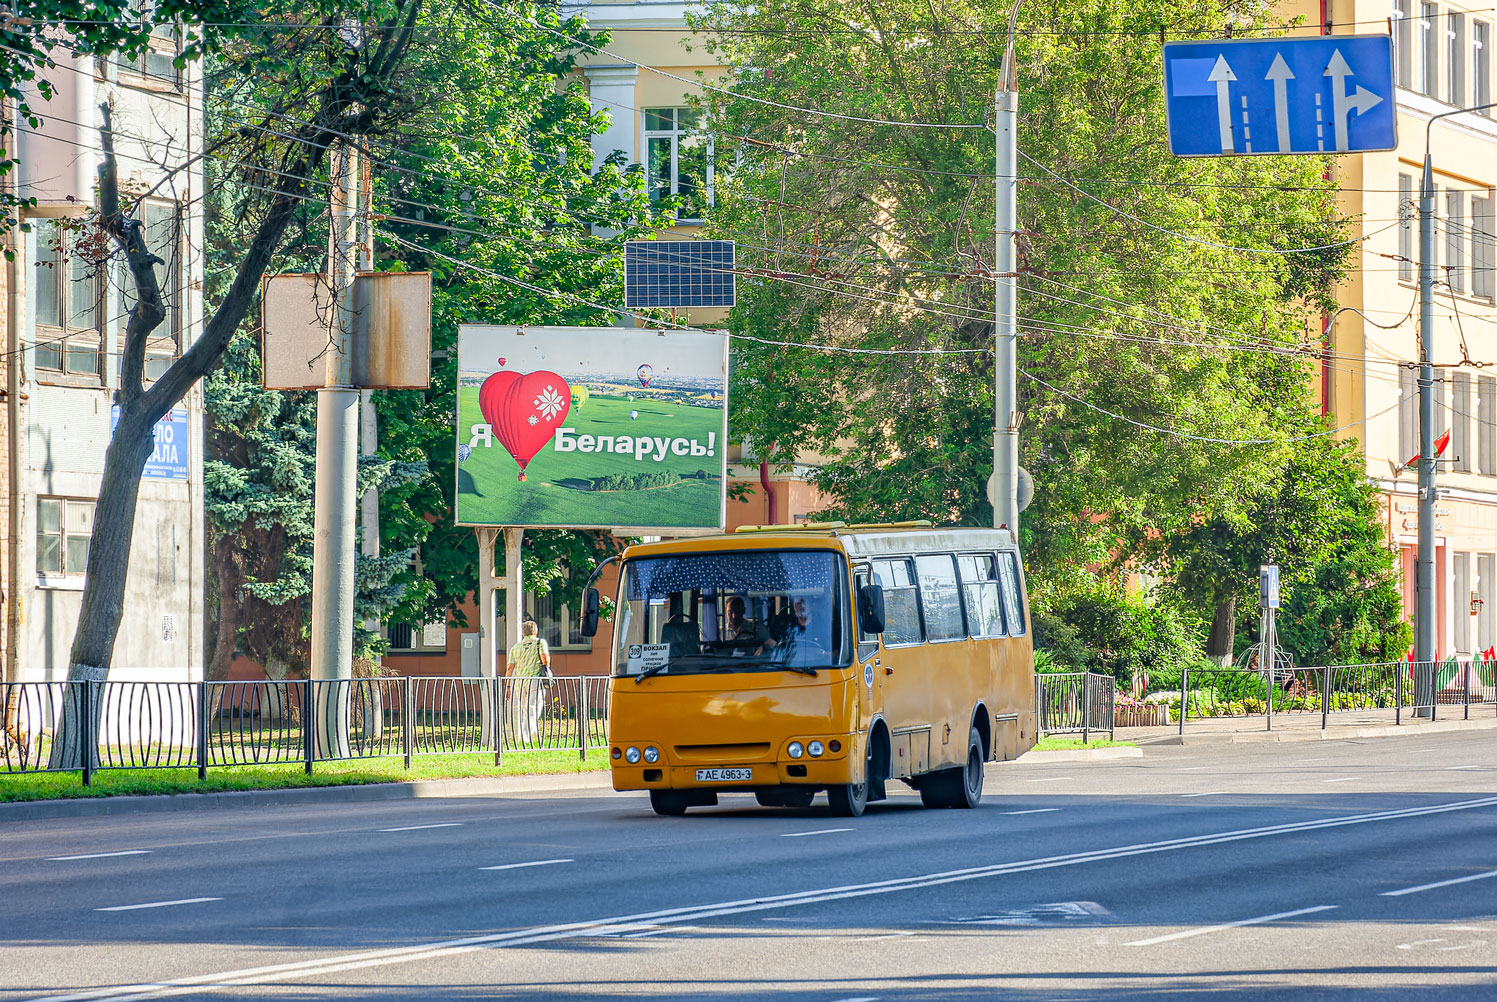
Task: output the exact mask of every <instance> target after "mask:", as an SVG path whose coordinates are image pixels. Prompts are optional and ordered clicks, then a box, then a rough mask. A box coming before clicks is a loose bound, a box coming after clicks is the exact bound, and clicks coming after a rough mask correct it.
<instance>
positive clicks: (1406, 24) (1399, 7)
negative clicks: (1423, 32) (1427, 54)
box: [1392, 0, 1414, 89]
mask: <svg viewBox="0 0 1497 1002" xmlns="http://www.w3.org/2000/svg"><path fill="white" fill-rule="evenodd" d="M1409 2H1410V0H1393V16H1392V21H1393V72H1394V73H1396V74H1397V76H1398V86H1400V87H1403V88H1406V89H1407V88H1408V87H1410V86H1412V81H1413V78H1414V60H1413V48H1412V46H1411V45H1410V43H1409V39H1410V36H1411V35H1412V34H1413V32H1412V22H1411V20H1410V18H1409Z"/></svg>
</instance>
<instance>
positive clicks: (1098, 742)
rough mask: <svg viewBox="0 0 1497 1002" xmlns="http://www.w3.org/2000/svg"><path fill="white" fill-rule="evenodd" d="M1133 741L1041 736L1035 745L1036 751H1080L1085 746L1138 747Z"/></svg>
mask: <svg viewBox="0 0 1497 1002" xmlns="http://www.w3.org/2000/svg"><path fill="white" fill-rule="evenodd" d="M1136 747H1138V745H1137V744H1135V743H1134V742H1132V741H1109V740H1107V739H1106V738H1093V739H1092V740H1090V741H1082V740H1081V739H1080V738H1040V740H1039V742H1038V743H1037V744H1036V745H1035V746H1034V749H1033V750H1034V751H1079V750H1081V749H1084V748H1136Z"/></svg>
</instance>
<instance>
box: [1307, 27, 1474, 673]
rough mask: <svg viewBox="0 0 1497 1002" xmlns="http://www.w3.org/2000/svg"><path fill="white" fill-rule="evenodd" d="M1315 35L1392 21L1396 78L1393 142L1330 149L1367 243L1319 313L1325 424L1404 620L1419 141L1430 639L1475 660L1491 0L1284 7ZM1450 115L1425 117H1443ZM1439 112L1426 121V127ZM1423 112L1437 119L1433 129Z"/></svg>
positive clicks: (1415, 431) (1409, 576)
mask: <svg viewBox="0 0 1497 1002" xmlns="http://www.w3.org/2000/svg"><path fill="white" fill-rule="evenodd" d="M1281 9H1282V10H1283V11H1284V12H1285V13H1286V14H1301V15H1303V16H1304V17H1305V19H1306V21H1307V22H1308V24H1309V25H1310V27H1309V29H1308V30H1311V31H1313V30H1314V27H1315V26H1316V25H1320V26H1322V28H1323V30H1324V31H1326V32H1327V33H1329V34H1372V33H1385V32H1391V33H1392V37H1393V46H1394V62H1395V67H1394V72H1395V76H1396V80H1397V94H1396V101H1397V110H1398V139H1399V145H1398V148H1397V149H1396V150H1393V151H1391V152H1386V153H1367V154H1359V155H1352V156H1341V157H1336V158H1334V160H1333V161H1332V163H1333V167H1332V169H1333V171H1334V177H1335V179H1336V181H1337V182H1338V183H1339V185H1340V188H1341V200H1342V205H1343V208H1344V209H1345V211H1346V213H1347V215H1348V216H1350V217H1352V218H1354V219H1356V220H1357V223H1356V224H1355V226H1354V228H1353V230H1352V235H1353V236H1356V237H1360V238H1362V239H1361V240H1360V242H1359V243H1358V245H1357V247H1356V252H1355V255H1354V257H1353V268H1352V271H1351V273H1350V275H1349V276H1348V278H1347V280H1346V281H1345V282H1344V283H1343V284H1342V286H1341V287H1340V288H1339V289H1338V291H1337V300H1338V303H1339V307H1340V310H1339V312H1338V313H1337V314H1336V315H1335V316H1334V317H1329V318H1326V324H1327V332H1328V341H1329V344H1330V347H1331V356H1330V357H1328V358H1327V359H1326V360H1325V361H1324V364H1323V368H1322V373H1321V375H1322V379H1321V385H1322V390H1323V400H1324V404H1325V409H1326V412H1327V414H1328V415H1330V417H1331V419H1332V424H1333V425H1335V426H1337V427H1345V428H1346V429H1347V430H1346V432H1345V434H1347V435H1353V436H1355V437H1356V438H1357V439H1358V440H1359V442H1360V443H1361V447H1362V451H1363V454H1364V455H1365V456H1366V460H1367V473H1368V475H1369V476H1370V477H1371V478H1372V479H1373V480H1374V481H1375V482H1376V483H1377V484H1378V486H1379V488H1380V489H1381V490H1382V492H1383V494H1384V496H1385V497H1386V502H1387V525H1388V536H1389V540H1390V542H1392V543H1393V544H1394V545H1396V546H1397V547H1398V548H1399V552H1400V554H1401V558H1402V564H1403V579H1404V609H1405V612H1406V613H1407V615H1408V616H1409V617H1410V618H1412V617H1413V610H1414V605H1415V599H1414V562H1415V557H1416V550H1417V542H1418V528H1419V526H1418V515H1417V507H1418V484H1417V481H1418V475H1417V471H1416V469H1415V468H1414V467H1413V466H1411V465H1409V461H1410V460H1411V459H1413V458H1414V457H1415V456H1416V455H1417V454H1418V452H1419V423H1418V415H1419V402H1418V387H1417V378H1418V371H1417V369H1416V368H1415V366H1414V363H1415V362H1417V360H1418V358H1419V344H1420V337H1421V332H1420V331H1419V330H1418V323H1417V321H1418V309H1417V296H1418V279H1419V218H1418V208H1419V186H1420V177H1421V174H1422V171H1423V162H1424V153H1425V142H1426V136H1428V142H1429V152H1430V154H1431V157H1432V162H1433V166H1434V184H1435V220H1434V222H1435V236H1436V239H1435V266H1436V272H1435V283H1436V284H1435V318H1434V325H1433V329H1432V330H1431V331H1429V332H1428V337H1429V343H1430V355H1431V357H1432V359H1433V361H1434V362H1435V364H1436V369H1435V380H1436V382H1435V434H1436V436H1437V437H1438V436H1440V435H1443V434H1444V433H1445V432H1449V433H1450V444H1449V446H1448V447H1447V448H1446V449H1445V451H1444V453H1443V454H1442V455H1441V456H1440V462H1439V466H1438V474H1437V477H1436V484H1437V487H1438V490H1439V498H1438V501H1437V503H1436V506H1435V514H1436V532H1435V534H1436V543H1437V547H1438V548H1437V551H1436V555H1435V579H1436V594H1435V609H1436V616H1437V622H1438V623H1439V624H1440V626H1439V629H1438V630H1437V632H1436V649H1437V652H1438V654H1439V656H1440V657H1447V656H1451V655H1469V654H1471V653H1472V652H1475V651H1481V650H1485V649H1486V648H1488V647H1490V646H1492V645H1493V644H1494V643H1497V603H1494V599H1497V594H1494V583H1497V365H1494V364H1493V363H1497V349H1494V345H1497V300H1494V294H1497V280H1494V271H1493V265H1494V253H1493V233H1494V185H1497V109H1494V108H1486V109H1482V110H1474V111H1470V112H1461V113H1457V114H1449V113H1451V112H1454V111H1455V110H1456V109H1460V108H1473V107H1475V106H1478V105H1484V104H1490V103H1492V102H1493V101H1494V100H1497V98H1494V96H1493V73H1494V61H1493V32H1494V31H1497V12H1494V8H1493V7H1492V6H1491V5H1490V4H1489V5H1486V6H1484V7H1483V6H1477V5H1474V4H1470V3H1440V2H1435V3H1431V2H1425V0H1391V3H1390V2H1388V0H1382V2H1372V0H1357V2H1350V0H1328V2H1324V3H1319V4H1315V3H1290V4H1283V5H1281ZM1441 115H1447V116H1448V117H1444V118H1439V119H1438V120H1434V119H1435V117H1436V116H1441ZM1432 120H1433V122H1432ZM1431 123H1432V124H1431Z"/></svg>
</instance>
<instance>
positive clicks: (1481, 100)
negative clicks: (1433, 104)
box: [1471, 21, 1492, 118]
mask: <svg viewBox="0 0 1497 1002" xmlns="http://www.w3.org/2000/svg"><path fill="white" fill-rule="evenodd" d="M1471 83H1472V93H1471V103H1472V104H1477V105H1481V104H1491V103H1492V26H1491V25H1490V24H1489V23H1487V22H1486V21H1472V22H1471ZM1477 114H1478V115H1486V116H1487V117H1488V118H1490V117H1491V115H1492V109H1491V108H1483V109H1481V110H1480V111H1478V112H1477Z"/></svg>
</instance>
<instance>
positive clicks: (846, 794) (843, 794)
mask: <svg viewBox="0 0 1497 1002" xmlns="http://www.w3.org/2000/svg"><path fill="white" fill-rule="evenodd" d="M871 775H873V739H872V738H871V737H870V738H869V740H868V755H867V757H866V758H865V759H864V760H863V781H862V782H861V783H840V784H838V785H837V786H829V787H827V788H826V802H827V806H828V807H830V808H831V809H832V817H834V818H861V817H862V816H863V809H864V808H866V807H867V806H868V777H869V776H871Z"/></svg>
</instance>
